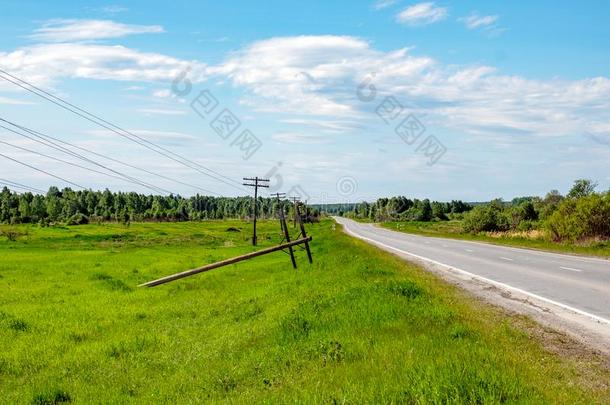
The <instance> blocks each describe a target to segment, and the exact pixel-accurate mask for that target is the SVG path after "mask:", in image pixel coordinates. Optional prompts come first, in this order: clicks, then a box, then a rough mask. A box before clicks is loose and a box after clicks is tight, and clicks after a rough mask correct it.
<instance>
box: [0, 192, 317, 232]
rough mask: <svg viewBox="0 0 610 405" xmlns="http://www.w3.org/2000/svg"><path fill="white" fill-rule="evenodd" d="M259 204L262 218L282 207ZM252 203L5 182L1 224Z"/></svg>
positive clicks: (206, 213)
mask: <svg viewBox="0 0 610 405" xmlns="http://www.w3.org/2000/svg"><path fill="white" fill-rule="evenodd" d="M257 204H258V215H259V217H260V218H263V219H264V218H273V217H275V216H276V213H277V212H278V206H277V201H276V200H275V199H272V198H262V197H259V199H258V202H257ZM252 205H253V204H252V197H247V196H244V197H210V196H201V195H196V196H193V197H189V198H185V197H181V196H179V195H169V196H160V195H144V194H138V193H135V192H127V193H125V192H112V191H109V190H104V191H92V190H83V191H80V190H79V191H75V190H72V189H71V188H64V189H62V190H60V189H58V188H57V187H51V188H49V191H48V192H47V193H46V195H41V194H32V193H29V192H28V193H15V192H13V191H11V190H10V189H8V188H6V187H5V188H3V189H2V192H1V193H0V223H5V224H6V223H9V224H20V223H37V224H40V225H48V224H51V223H60V222H61V223H65V224H69V225H79V224H86V223H89V222H104V221H117V222H123V223H126V222H130V221H198V220H208V219H226V218H234V219H244V218H248V217H250V216H251V215H252ZM286 205H287V206H290V205H291V204H288V203H286ZM306 214H307V215H309V216H317V215H318V212H317V211H316V210H312V209H309V210H308V211H307V213H306Z"/></svg>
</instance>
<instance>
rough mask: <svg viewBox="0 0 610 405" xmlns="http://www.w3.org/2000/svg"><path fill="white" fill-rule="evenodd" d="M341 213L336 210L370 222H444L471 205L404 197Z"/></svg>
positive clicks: (363, 204) (367, 204)
mask: <svg viewBox="0 0 610 405" xmlns="http://www.w3.org/2000/svg"><path fill="white" fill-rule="evenodd" d="M344 208H346V210H345V211H343V210H342V209H341V208H338V209H336V211H335V212H336V213H337V214H338V215H344V216H346V217H352V218H357V219H369V220H371V221H377V222H379V221H424V222H427V221H432V220H440V221H445V220H448V219H449V218H450V217H451V218H461V215H462V214H463V213H465V212H468V211H470V210H471V209H472V208H473V207H472V205H471V204H468V203H465V202H463V201H459V200H453V201H451V202H440V201H432V202H431V201H430V200H428V199H424V200H418V199H417V198H416V199H413V200H412V199H409V198H407V197H404V196H398V197H391V198H379V199H378V200H377V201H375V202H374V203H368V202H362V203H360V204H353V205H350V206H349V207H344Z"/></svg>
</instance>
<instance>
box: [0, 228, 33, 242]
mask: <svg viewBox="0 0 610 405" xmlns="http://www.w3.org/2000/svg"><path fill="white" fill-rule="evenodd" d="M25 235H27V232H21V231H20V230H18V229H16V228H13V227H6V228H4V229H0V236H4V237H6V239H8V240H9V241H11V242H15V241H16V240H17V239H19V238H20V237H22V236H25Z"/></svg>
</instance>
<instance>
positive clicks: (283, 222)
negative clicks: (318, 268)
mask: <svg viewBox="0 0 610 405" xmlns="http://www.w3.org/2000/svg"><path fill="white" fill-rule="evenodd" d="M285 195H286V194H284V193H275V194H272V196H274V197H276V198H277V205H278V208H279V211H278V214H279V217H280V224H281V226H282V231H283V232H284V239H285V240H286V243H290V232H288V225H286V217H285V215H284V206H283V204H282V200H281V198H283V197H284V196H285ZM288 253H289V254H290V260H291V261H292V267H294V268H295V269H296V268H297V261H296V259H295V258H294V250H293V249H292V245H290V246H288Z"/></svg>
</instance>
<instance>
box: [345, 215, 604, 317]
mask: <svg viewBox="0 0 610 405" xmlns="http://www.w3.org/2000/svg"><path fill="white" fill-rule="evenodd" d="M343 229H344V230H345V231H346V232H347V233H348V234H351V235H352V236H355V237H356V238H359V239H362V240H366V241H369V242H371V243H372V244H374V245H378V246H383V247H386V248H388V249H391V250H394V251H397V252H400V253H402V254H404V255H407V256H411V257H415V258H416V259H419V260H424V261H427V262H429V263H433V264H436V265H438V266H442V267H445V268H447V269H448V270H453V271H455V272H458V273H462V274H465V275H467V276H469V277H472V278H476V279H479V280H482V281H484V282H486V283H489V284H493V285H496V286H498V287H502V288H506V289H508V290H513V291H516V292H519V293H521V294H525V295H529V296H530V297H534V298H536V299H539V300H541V301H544V302H548V303H549V304H553V305H557V306H558V307H561V308H563V309H567V310H568V311H572V312H576V313H577V314H580V315H584V316H587V317H589V318H592V319H595V320H596V321H598V322H602V323H606V324H608V325H610V320H608V319H606V318H602V317H601V316H597V315H594V314H590V313H588V312H585V311H583V310H580V309H578V308H574V307H571V306H569V305H566V304H562V303H561V302H557V301H554V300H551V299H548V298H544V297H542V296H540V295H538V294H534V293H531V292H529V291H525V290H522V289H521V288H517V287H513V286H511V285H508V284H504V283H501V282H499V281H495V280H492V279H490V278H487V277H482V276H478V275H476V274H474V273H470V272H468V271H466V270H462V269H460V268H457V267H454V266H450V265H448V264H445V263H441V262H438V261H436V260H433V259H429V258H427V257H424V256H419V255H416V254H413V253H409V252H406V251H404V250H402V249H398V248H395V247H394V246H390V245H386V244H385V243H383V242H378V241H376V240H374V239H371V238H367V237H366V236H362V235H358V234H356V233H355V232H354V231H352V230H350V229H348V227H347V225H344V226H343Z"/></svg>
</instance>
